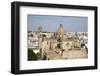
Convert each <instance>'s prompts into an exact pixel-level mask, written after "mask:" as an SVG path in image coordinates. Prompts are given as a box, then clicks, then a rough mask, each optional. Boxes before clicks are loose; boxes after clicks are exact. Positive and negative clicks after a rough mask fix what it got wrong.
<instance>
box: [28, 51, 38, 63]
mask: <svg viewBox="0 0 100 76" xmlns="http://www.w3.org/2000/svg"><path fill="white" fill-rule="evenodd" d="M28 60H29V61H32V60H37V56H36V54H35V53H34V52H33V50H32V49H28Z"/></svg>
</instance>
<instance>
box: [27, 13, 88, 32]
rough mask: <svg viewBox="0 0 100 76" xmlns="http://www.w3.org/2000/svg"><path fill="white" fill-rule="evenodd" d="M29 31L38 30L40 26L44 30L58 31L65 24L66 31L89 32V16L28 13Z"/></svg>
mask: <svg viewBox="0 0 100 76" xmlns="http://www.w3.org/2000/svg"><path fill="white" fill-rule="evenodd" d="M27 19H28V31H29V30H31V31H37V28H38V27H39V26H41V27H42V29H43V31H48V32H56V31H57V29H58V27H59V25H60V24H63V26H64V30H65V31H66V32H87V31H88V27H87V26H88V18H87V17H78V16H77V17H76V16H50V15H28V17H27Z"/></svg>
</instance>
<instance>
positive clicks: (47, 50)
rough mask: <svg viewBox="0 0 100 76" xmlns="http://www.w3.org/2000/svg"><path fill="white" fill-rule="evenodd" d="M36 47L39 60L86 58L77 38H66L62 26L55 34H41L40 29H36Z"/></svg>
mask: <svg viewBox="0 0 100 76" xmlns="http://www.w3.org/2000/svg"><path fill="white" fill-rule="evenodd" d="M38 41H39V42H38V46H39V52H40V53H41V59H44V60H55V59H70V58H71V59H72V58H87V53H86V51H82V50H85V49H82V48H81V45H80V41H79V38H78V37H77V36H73V37H68V36H67V35H66V32H65V30H64V27H63V25H62V24H60V26H59V27H58V29H57V31H56V32H45V33H44V32H42V27H41V26H40V27H39V28H38Z"/></svg>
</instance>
